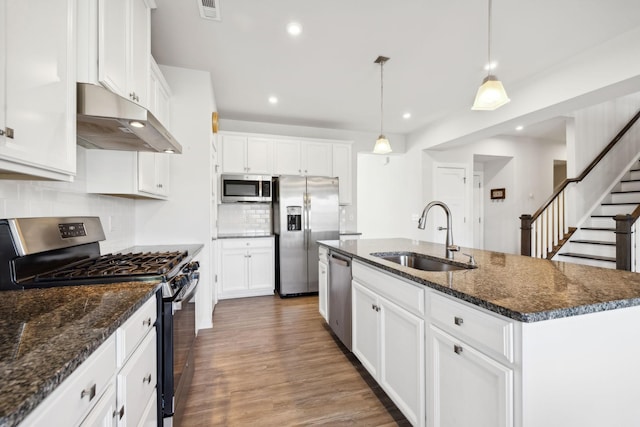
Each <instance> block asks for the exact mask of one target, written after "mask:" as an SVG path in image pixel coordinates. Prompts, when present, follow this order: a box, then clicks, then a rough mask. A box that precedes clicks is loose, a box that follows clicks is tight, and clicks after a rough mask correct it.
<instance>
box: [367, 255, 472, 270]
mask: <svg viewBox="0 0 640 427" xmlns="http://www.w3.org/2000/svg"><path fill="white" fill-rule="evenodd" d="M371 255H373V256H375V257H378V258H382V259H384V260H387V261H391V262H395V263H396V264H400V265H402V266H405V267H411V268H415V269H416V270H422V271H456V270H469V269H472V268H477V266H475V265H471V264H469V265H465V264H462V263H456V264H453V263H450V262H446V261H444V260H443V261H440V260H438V259H435V258H431V257H428V256H425V255H421V254H417V253H415V252H376V253H372V254H371Z"/></svg>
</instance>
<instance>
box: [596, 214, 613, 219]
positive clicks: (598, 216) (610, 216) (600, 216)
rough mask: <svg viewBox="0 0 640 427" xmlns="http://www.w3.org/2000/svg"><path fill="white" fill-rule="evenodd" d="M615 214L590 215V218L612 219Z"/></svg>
mask: <svg viewBox="0 0 640 427" xmlns="http://www.w3.org/2000/svg"><path fill="white" fill-rule="evenodd" d="M614 216H615V215H591V218H611V219H613V217H614Z"/></svg>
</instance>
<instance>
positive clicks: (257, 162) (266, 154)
mask: <svg viewBox="0 0 640 427" xmlns="http://www.w3.org/2000/svg"><path fill="white" fill-rule="evenodd" d="M221 140H222V172H223V173H251V174H266V175H271V174H272V173H273V171H272V167H271V163H272V162H271V157H272V141H271V140H270V139H266V138H258V137H247V136H244V135H221Z"/></svg>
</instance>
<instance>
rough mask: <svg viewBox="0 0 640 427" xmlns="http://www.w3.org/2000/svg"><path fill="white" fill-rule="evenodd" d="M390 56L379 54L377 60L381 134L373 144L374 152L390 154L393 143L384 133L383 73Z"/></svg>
mask: <svg viewBox="0 0 640 427" xmlns="http://www.w3.org/2000/svg"><path fill="white" fill-rule="evenodd" d="M388 60H389V58H387V57H385V56H378V58H376V60H375V61H373V62H374V63H376V64H380V136H379V137H378V139H377V140H376V145H374V146H373V153H374V154H389V153H390V152H391V151H393V150H391V144H389V140H388V139H387V137H386V136H384V133H382V119H383V117H384V108H383V105H384V75H383V73H382V70H383V66H384V63H385V62H387V61H388Z"/></svg>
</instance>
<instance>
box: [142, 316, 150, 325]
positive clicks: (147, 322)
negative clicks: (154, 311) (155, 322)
mask: <svg viewBox="0 0 640 427" xmlns="http://www.w3.org/2000/svg"><path fill="white" fill-rule="evenodd" d="M142 325H143V326H151V318H150V317H148V318H147V319H146V320H143V321H142Z"/></svg>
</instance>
